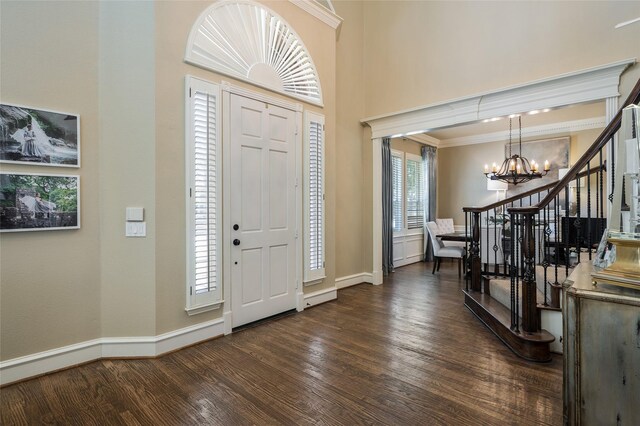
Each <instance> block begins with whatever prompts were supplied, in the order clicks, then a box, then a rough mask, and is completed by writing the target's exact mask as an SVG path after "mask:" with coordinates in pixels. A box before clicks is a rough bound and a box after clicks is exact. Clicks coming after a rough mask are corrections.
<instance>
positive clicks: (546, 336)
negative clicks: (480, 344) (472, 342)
mask: <svg viewBox="0 0 640 426" xmlns="http://www.w3.org/2000/svg"><path fill="white" fill-rule="evenodd" d="M463 292H464V305H465V306H466V307H467V308H468V309H469V310H470V311H471V312H472V313H473V314H474V315H475V316H476V317H478V319H479V320H480V321H482V322H483V323H484V324H485V325H486V326H487V327H488V328H489V330H491V331H492V332H493V333H494V334H495V335H496V336H498V338H499V339H500V340H502V342H503V343H504V344H505V345H507V347H509V349H511V350H512V351H513V352H514V353H515V354H516V355H518V356H519V357H521V358H524V359H526V360H528V361H534V362H548V361H551V350H550V343H551V342H553V341H554V340H555V337H553V335H552V334H551V333H549V332H548V331H546V330H540V331H537V332H534V333H526V332H524V331H522V330H520V331H519V332H516V331H513V330H511V312H510V311H509V309H507V308H506V307H504V306H502V304H500V303H499V302H498V301H496V300H493V299H492V298H491V296H489V295H488V294H482V293H480V292H476V291H473V290H469V291H463ZM538 312H539V311H538Z"/></svg>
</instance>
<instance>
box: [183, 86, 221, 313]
mask: <svg viewBox="0 0 640 426" xmlns="http://www.w3.org/2000/svg"><path fill="white" fill-rule="evenodd" d="M186 92H187V93H186V95H187V108H186V110H187V117H186V123H187V141H186V161H187V164H186V170H187V174H188V176H187V183H188V188H187V191H186V192H187V198H188V202H187V220H188V222H189V223H188V229H189V232H188V243H187V253H188V259H187V260H188V261H187V264H188V265H189V268H188V271H187V275H188V276H187V312H190V313H192V312H194V311H195V312H198V311H199V310H203V308H206V307H215V306H214V305H216V304H218V303H219V302H220V301H221V295H222V291H221V283H222V280H221V262H220V260H221V254H222V251H221V249H220V248H221V241H220V240H221V237H222V234H221V229H220V226H221V217H220V209H219V206H220V204H219V197H220V195H221V185H220V184H221V173H220V172H221V170H220V169H221V168H220V161H221V158H220V137H219V134H220V132H219V125H218V122H219V120H218V111H219V88H218V86H217V85H215V84H212V83H209V82H205V81H203V80H199V79H196V78H193V77H188V78H187V90H186Z"/></svg>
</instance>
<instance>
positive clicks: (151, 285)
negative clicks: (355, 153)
mask: <svg viewBox="0 0 640 426" xmlns="http://www.w3.org/2000/svg"><path fill="white" fill-rule="evenodd" d="M266 3H267V5H268V7H270V8H272V9H273V10H274V11H275V12H276V13H278V14H280V15H281V16H282V17H283V18H284V19H285V20H286V21H288V22H289V23H290V24H291V25H292V27H293V28H294V30H295V31H296V32H297V33H298V35H300V37H301V38H302V40H303V42H304V43H305V45H306V47H307V49H308V50H309V52H310V54H311V56H312V57H313V60H314V62H315V65H316V68H317V70H318V73H319V77H320V81H321V85H322V90H323V98H324V99H323V100H324V108H320V107H317V106H311V105H304V108H305V109H306V108H308V109H310V110H314V111H316V112H320V113H322V114H324V115H325V119H326V128H327V131H326V186H327V190H326V210H327V215H326V228H327V234H326V244H327V246H326V249H327V256H326V263H327V266H326V271H327V278H326V280H325V282H324V283H322V284H318V285H315V286H312V287H310V288H308V289H305V291H315V290H319V289H323V288H326V287H330V286H332V285H333V284H334V282H335V269H336V261H335V258H336V255H335V244H336V242H335V232H336V231H335V230H336V214H335V209H336V208H335V205H336V144H335V140H336V127H337V124H336V114H335V111H336V98H335V93H336V62H335V55H336V51H335V49H336V48H335V39H336V36H335V31H334V30H333V29H331V28H330V27H328V26H326V25H325V24H324V23H322V22H321V21H319V20H318V19H316V18H314V17H312V16H311V15H309V14H307V13H306V12H304V11H302V10H301V9H300V8H298V7H297V6H295V5H293V4H292V3H290V2H279V1H273V2H266ZM210 4H211V2H201V1H184V2H138V1H132V2H54V3H52V2H2V3H1V6H0V7H1V14H0V15H1V21H0V24H1V33H0V35H1V43H2V44H1V48H2V51H1V54H2V57H1V59H2V61H1V68H0V72H1V73H2V79H1V80H0V91H1V96H2V101H3V102H7V103H16V104H22V105H28V106H33V107H40V108H46V109H52V110H60V111H65V112H73V113H77V114H79V115H80V117H81V144H82V167H81V168H80V169H57V168H45V167H29V166H20V165H4V164H3V165H2V170H3V171H24V172H46V173H77V174H80V175H81V179H82V182H81V183H82V186H81V190H82V192H81V198H82V228H81V229H80V230H74V231H56V232H54V231H50V232H25V233H13V234H6V233H5V234H2V235H1V236H0V250H1V252H0V254H1V256H0V298H1V305H0V308H1V312H0V327H1V329H0V330H1V338H0V339H1V340H0V359H2V360H7V359H11V358H15V357H18V356H23V355H29V354H33V353H36V352H40V351H44V350H47V349H53V348H58V347H61V346H66V345H70V344H73V343H79V342H83V341H87V340H91V339H95V338H98V337H128V336H153V335H158V334H162V333H165V332H168V331H172V330H176V329H179V328H182V327H186V326H189V325H192V324H194V323H199V322H204V321H208V320H211V319H212V318H215V317H218V316H220V315H221V310H218V311H213V312H209V313H205V314H199V315H195V316H192V317H189V316H188V315H187V314H186V313H185V311H184V308H185V278H186V266H185V263H186V261H185V260H186V234H185V205H184V199H185V187H186V185H185V180H184V179H185V178H184V175H185V169H184V162H185V159H184V135H185V130H184V104H185V101H184V78H185V75H187V74H192V75H195V76H198V77H201V78H203V79H206V80H210V81H213V82H220V81H222V80H225V81H229V82H231V83H232V84H237V85H239V86H243V87H251V86H250V85H248V84H246V83H242V82H238V81H234V80H233V79H231V78H228V77H222V76H221V75H219V74H215V73H212V72H209V71H205V70H203V69H200V68H197V67H194V66H190V65H187V64H185V63H184V61H183V58H184V52H185V47H186V41H187V37H188V34H189V31H190V29H191V26H192V25H193V23H194V22H195V20H196V18H197V17H198V16H199V15H200V13H201V12H202V11H203V10H204V9H205V8H206V7H208V6H209V5H210ZM27 17H28V21H29V25H30V30H29V31H25V29H24V23H25V19H26V18H27ZM253 90H256V91H258V92H262V93H266V94H268V95H270V96H274V97H280V98H286V97H283V96H281V95H277V94H274V93H271V92H269V91H267V90H264V89H256V88H253ZM286 99H287V100H289V101H292V100H291V99H290V98H286ZM292 102H298V101H292ZM358 126H359V124H358ZM360 141H361V136H360V135H358V140H357V143H358V144H359V143H360ZM126 207H144V208H145V220H146V222H147V237H146V238H125V237H124V227H125V220H124V219H125V208H126ZM359 237H360V234H359V233H358V235H357V238H359ZM356 258H357V259H358V261H359V254H358V255H357V256H356ZM358 269H360V268H358Z"/></svg>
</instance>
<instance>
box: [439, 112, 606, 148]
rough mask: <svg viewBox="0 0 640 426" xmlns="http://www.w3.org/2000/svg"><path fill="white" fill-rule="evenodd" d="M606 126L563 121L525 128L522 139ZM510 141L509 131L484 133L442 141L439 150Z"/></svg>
mask: <svg viewBox="0 0 640 426" xmlns="http://www.w3.org/2000/svg"><path fill="white" fill-rule="evenodd" d="M605 125H606V120H605V117H604V116H602V117H592V118H585V119H582V120H573V121H563V122H560V123H553V124H544V125H541V126H534V127H523V128H522V137H523V138H530V137H541V136H549V135H557V134H569V133H572V132H579V131H582V130H591V129H602V128H604V127H605ZM506 140H509V131H508V130H504V131H500V132H493V133H484V134H481V135H472V136H463V137H459V138H451V139H442V140H440V146H439V147H438V148H451V147H454V146H464V145H477V144H483V143H489V142H496V141H506Z"/></svg>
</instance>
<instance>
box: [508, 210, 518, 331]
mask: <svg viewBox="0 0 640 426" xmlns="http://www.w3.org/2000/svg"><path fill="white" fill-rule="evenodd" d="M515 217H516V215H515V214H514V213H511V214H510V218H511V227H510V228H509V229H510V231H511V235H510V237H511V245H510V247H509V252H510V253H509V260H510V261H509V263H510V265H509V277H510V278H511V280H510V281H511V291H510V297H511V329H512V330H515V331H518V313H517V310H516V309H517V307H516V300H517V296H516V287H517V286H516V278H517V275H516V267H515V262H514V259H515V256H516V233H517V231H516V220H515Z"/></svg>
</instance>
